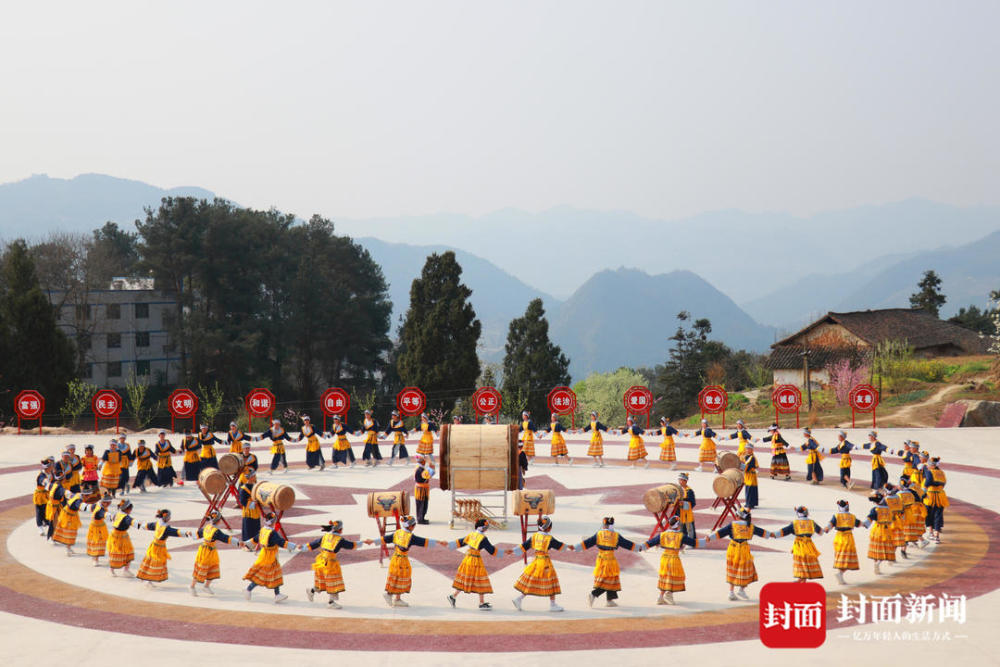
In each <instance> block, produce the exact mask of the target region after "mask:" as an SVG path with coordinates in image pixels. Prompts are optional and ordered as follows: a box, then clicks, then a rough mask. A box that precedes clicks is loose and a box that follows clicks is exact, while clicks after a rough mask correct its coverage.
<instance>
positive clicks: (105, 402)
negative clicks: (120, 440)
mask: <svg viewBox="0 0 1000 667" xmlns="http://www.w3.org/2000/svg"><path fill="white" fill-rule="evenodd" d="M90 407H91V408H92V409H93V411H94V414H95V415H96V416H98V417H101V418H102V419H114V418H115V417H117V416H118V415H119V414H120V413H121V411H122V397H121V396H119V395H118V392H116V391H115V390H114V389H101V390H99V391H98V392H97V393H96V394H94V397H93V398H92V399H90Z"/></svg>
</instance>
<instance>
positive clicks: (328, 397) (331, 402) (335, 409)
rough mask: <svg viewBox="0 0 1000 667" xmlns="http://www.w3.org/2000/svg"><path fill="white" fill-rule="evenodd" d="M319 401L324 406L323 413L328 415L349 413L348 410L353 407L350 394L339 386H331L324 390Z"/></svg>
mask: <svg viewBox="0 0 1000 667" xmlns="http://www.w3.org/2000/svg"><path fill="white" fill-rule="evenodd" d="M319 402H320V406H321V407H322V408H323V414H325V415H327V416H328V417H332V416H334V415H343V414H347V411H348V410H350V409H351V397H350V395H349V394H348V393H347V392H346V391H344V390H343V389H340V388H338V387H330V388H329V389H327V390H326V391H324V392H323V396H322V398H320V400H319Z"/></svg>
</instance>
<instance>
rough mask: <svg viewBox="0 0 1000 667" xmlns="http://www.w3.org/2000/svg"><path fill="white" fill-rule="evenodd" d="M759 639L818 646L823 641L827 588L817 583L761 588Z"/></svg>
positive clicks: (789, 645) (777, 645)
mask: <svg viewBox="0 0 1000 667" xmlns="http://www.w3.org/2000/svg"><path fill="white" fill-rule="evenodd" d="M760 641H761V642H763V644H764V646H767V647H769V648H817V647H819V646H822V645H823V642H825V641H826V590H825V589H824V588H823V587H822V586H820V585H819V584H817V583H814V582H811V581H807V582H802V583H798V582H795V583H776V584H765V585H764V587H763V588H761V589H760Z"/></svg>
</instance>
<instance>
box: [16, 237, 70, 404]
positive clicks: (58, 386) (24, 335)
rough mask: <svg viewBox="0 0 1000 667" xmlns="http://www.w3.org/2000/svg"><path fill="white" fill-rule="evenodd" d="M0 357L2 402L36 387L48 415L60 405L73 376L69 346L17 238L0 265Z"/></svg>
mask: <svg viewBox="0 0 1000 667" xmlns="http://www.w3.org/2000/svg"><path fill="white" fill-rule="evenodd" d="M0 358H2V359H3V360H4V361H3V364H2V368H3V370H2V371H0V373H2V374H0V394H3V395H4V396H5V398H4V401H5V402H9V401H11V400H13V398H14V396H15V395H16V394H17V393H18V392H19V391H21V390H22V389H37V390H38V391H40V392H42V395H43V396H45V400H46V403H47V405H48V409H49V411H50V413H54V412H56V410H57V409H58V407H59V406H60V405H62V403H63V401H64V400H65V398H66V385H67V383H68V382H69V381H70V380H71V379H73V377H74V351H73V344H72V343H71V342H70V341H69V339H68V338H67V337H66V336H65V334H63V333H62V332H61V331H60V330H59V328H58V327H57V326H56V315H55V311H54V309H53V307H52V305H51V304H50V303H49V300H48V298H46V296H45V294H44V293H43V292H42V290H41V287H40V286H39V284H38V276H37V274H36V272H35V263H34V261H33V260H32V259H31V255H30V254H29V252H28V246H27V244H26V243H25V242H24V241H21V240H18V241H15V242H14V243H12V244H10V245H9V246H8V247H7V250H6V252H5V253H4V255H3V260H2V266H0Z"/></svg>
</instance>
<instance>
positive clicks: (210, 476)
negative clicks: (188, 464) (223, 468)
mask: <svg viewBox="0 0 1000 667" xmlns="http://www.w3.org/2000/svg"><path fill="white" fill-rule="evenodd" d="M228 484H229V482H228V481H227V480H226V476H225V475H223V474H222V473H221V472H219V470H218V468H203V469H202V471H201V472H200V473H198V488H199V489H201V492H202V493H204V494H205V495H206V496H209V497H212V496H216V495H218V494H220V493H222V492H223V491H225V490H226V486H227V485H228Z"/></svg>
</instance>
